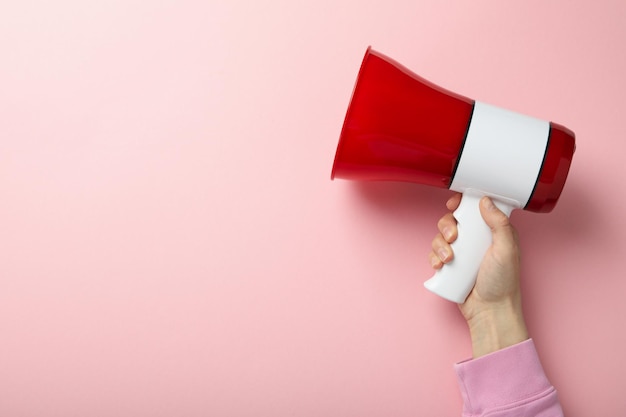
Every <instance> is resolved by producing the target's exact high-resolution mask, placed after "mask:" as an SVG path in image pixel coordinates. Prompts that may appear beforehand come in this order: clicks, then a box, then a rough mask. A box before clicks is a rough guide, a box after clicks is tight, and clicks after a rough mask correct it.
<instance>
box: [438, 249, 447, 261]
mask: <svg viewBox="0 0 626 417" xmlns="http://www.w3.org/2000/svg"><path fill="white" fill-rule="evenodd" d="M437 255H439V259H441V260H442V261H445V260H446V259H448V251H447V250H446V249H444V248H439V250H437Z"/></svg>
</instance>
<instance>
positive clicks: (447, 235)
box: [443, 227, 452, 241]
mask: <svg viewBox="0 0 626 417" xmlns="http://www.w3.org/2000/svg"><path fill="white" fill-rule="evenodd" d="M443 237H445V238H446V240H447V241H450V239H452V230H450V228H449V227H444V228H443Z"/></svg>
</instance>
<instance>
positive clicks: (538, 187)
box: [331, 48, 575, 303]
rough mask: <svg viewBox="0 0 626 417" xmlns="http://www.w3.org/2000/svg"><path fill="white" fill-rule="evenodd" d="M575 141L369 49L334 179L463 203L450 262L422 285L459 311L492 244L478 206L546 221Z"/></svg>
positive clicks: (551, 125)
mask: <svg viewBox="0 0 626 417" xmlns="http://www.w3.org/2000/svg"><path fill="white" fill-rule="evenodd" d="M574 149H575V136H574V133H573V132H572V131H570V130H569V129H567V128H565V127H563V126H561V125H558V124H556V123H552V122H548V121H544V120H539V119H536V118H533V117H529V116H525V115H521V114H518V113H515V112H512V111H509V110H505V109H502V108H499V107H495V106H492V105H489V104H486V103H481V102H479V101H474V100H471V99H468V98H466V97H463V96H461V95H459V94H456V93H452V92H450V91H447V90H444V89H442V88H440V87H438V86H436V85H434V84H432V83H430V82H428V81H426V80H424V79H423V78H421V77H419V76H418V75H416V74H414V73H413V72H411V71H410V70H408V69H407V68H405V67H403V66H402V65H400V64H398V63H397V62H395V61H393V60H392V59H390V58H388V57H386V56H384V55H382V54H380V53H378V52H375V51H373V50H372V49H371V48H368V50H367V52H366V54H365V58H364V59H363V63H362V64H361V69H360V72H359V75H358V78H357V81H356V85H355V87H354V91H353V94H352V99H351V101H350V105H349V107H348V111H347V113H346V117H345V121H344V125H343V129H342V132H341V137H340V139H339V144H338V146H337V152H336V155H335V160H334V164H333V170H332V174H331V178H344V179H351V180H376V181H405V182H414V183H419V184H425V185H431V186H435V187H439V188H449V189H451V190H454V191H458V192H461V193H463V197H462V199H461V204H460V206H459V208H458V209H457V210H456V211H455V212H454V217H455V218H456V220H457V222H458V238H457V240H456V241H455V242H454V243H453V244H452V248H453V250H454V259H453V260H452V261H451V262H450V263H449V264H446V265H445V266H444V267H443V268H442V269H440V270H439V271H437V272H436V273H435V275H434V276H433V277H432V278H431V279H429V280H428V281H426V282H425V284H424V285H425V286H426V288H427V289H429V290H430V291H432V292H434V293H435V294H437V295H439V296H441V297H443V298H445V299H448V300H450V301H454V302H457V303H462V302H464V301H465V299H466V298H467V296H468V295H469V293H470V292H471V290H472V288H473V286H474V283H475V282H476V276H477V274H478V269H479V267H480V263H481V261H482V258H483V256H484V254H485V252H486V251H487V249H488V248H489V245H490V244H491V231H490V230H489V227H488V226H487V225H486V224H485V223H484V221H483V219H482V217H481V215H480V211H479V204H478V202H479V200H480V198H482V197H483V196H489V197H491V198H492V199H493V201H494V203H495V204H496V205H497V206H498V207H499V208H500V209H501V210H502V211H504V212H505V213H506V214H507V215H510V213H511V211H512V210H513V209H516V208H521V209H525V210H529V211H534V212H549V211H551V210H552V209H553V208H554V206H555V204H556V202H557V200H558V198H559V196H560V194H561V191H562V189H563V186H564V184H565V180H566V178H567V174H568V171H569V167H570V164H571V161H572V156H573V154H574Z"/></svg>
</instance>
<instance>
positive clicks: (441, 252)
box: [429, 194, 528, 357]
mask: <svg viewBox="0 0 626 417" xmlns="http://www.w3.org/2000/svg"><path fill="white" fill-rule="evenodd" d="M460 201H461V194H456V195H454V196H453V197H452V198H450V199H449V200H448V202H447V203H446V206H447V208H448V209H449V210H450V211H454V210H455V209H456V208H457V207H458V206H459V203H460ZM480 213H481V215H482V217H483V220H484V221H485V223H486V224H487V225H488V226H489V227H490V229H491V232H492V238H493V243H492V245H491V246H490V247H489V249H488V250H487V253H486V254H485V256H484V258H483V261H482V263H481V265H480V269H479V271H478V276H477V279H476V284H475V285H474V288H473V289H472V292H471V293H470V294H469V296H468V297H467V299H466V300H465V302H464V303H463V304H459V309H460V310H461V313H462V314H463V317H465V320H466V321H467V323H468V326H469V328H470V335H471V337H472V347H473V351H474V357H478V356H482V355H484V354H487V353H490V352H493V351H495V350H498V349H502V348H504V347H507V346H511V345H513V344H515V343H519V342H521V341H523V340H526V339H528V332H527V330H526V325H525V323H524V318H523V314H522V302H521V292H520V257H519V243H518V237H517V231H516V230H515V228H514V227H513V226H512V225H511V223H510V222H509V218H508V217H507V216H506V215H505V214H504V213H503V212H501V211H500V210H499V209H498V208H497V207H496V206H495V205H494V204H493V202H492V201H491V200H490V199H489V198H487V197H484V198H483V199H481V201H480ZM437 227H438V229H439V234H437V236H435V238H434V239H433V242H432V249H433V250H432V252H431V253H430V254H429V257H430V260H431V264H432V266H433V268H435V269H440V268H442V267H443V265H444V264H446V263H448V262H450V261H452V259H454V253H453V250H452V247H451V246H450V244H451V243H452V242H454V241H455V240H456V238H457V232H458V231H457V226H456V220H455V219H454V216H453V215H452V213H448V214H446V215H444V216H443V217H442V218H441V219H440V220H439V222H438V224H437Z"/></svg>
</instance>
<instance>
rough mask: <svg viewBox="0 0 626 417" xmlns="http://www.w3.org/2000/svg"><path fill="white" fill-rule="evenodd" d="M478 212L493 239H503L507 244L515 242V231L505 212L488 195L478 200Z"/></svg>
mask: <svg viewBox="0 0 626 417" xmlns="http://www.w3.org/2000/svg"><path fill="white" fill-rule="evenodd" d="M480 214H481V216H482V217H483V220H484V221H485V223H486V224H487V226H489V228H490V229H491V232H492V234H493V239H494V242H495V241H503V242H506V243H508V244H515V242H516V241H517V232H516V230H515V228H514V227H513V226H512V225H511V222H510V220H509V218H508V216H507V215H506V214H504V213H503V212H502V211H501V210H500V209H498V207H496V205H495V204H494V203H493V201H492V200H491V199H490V198H489V197H483V198H482V199H481V200H480Z"/></svg>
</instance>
